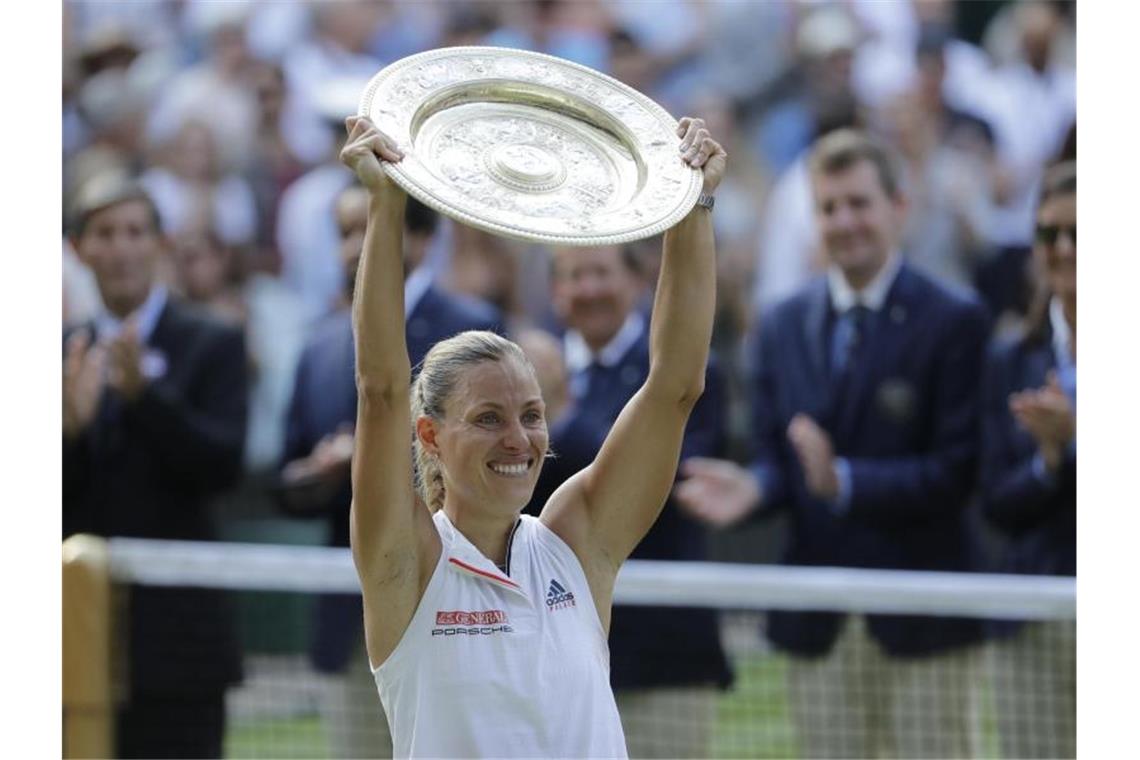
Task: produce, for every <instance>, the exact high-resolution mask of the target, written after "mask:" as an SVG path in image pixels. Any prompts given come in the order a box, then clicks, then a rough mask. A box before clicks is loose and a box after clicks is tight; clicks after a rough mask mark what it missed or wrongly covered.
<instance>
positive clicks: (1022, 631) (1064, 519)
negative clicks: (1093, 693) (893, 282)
mask: <svg viewBox="0 0 1140 760" xmlns="http://www.w3.org/2000/svg"><path fill="white" fill-rule="evenodd" d="M1034 256H1035V258H1036V259H1037V263H1038V264H1039V268H1040V270H1041V272H1042V274H1043V278H1042V287H1041V294H1040V297H1039V299H1038V302H1037V304H1036V308H1035V310H1034V313H1033V315H1032V318H1031V321H1030V324H1029V328H1028V330H1027V331H1026V333H1025V335H1024V336H1022V337H1021V338H1020V339H1019V340H1016V341H1013V342H1009V341H1006V342H1003V343H999V344H998V345H997V346H996V347H995V350H994V352H993V354H992V356H991V360H990V365H989V368H988V371H987V373H986V380H985V384H984V390H983V407H982V408H983V417H982V496H983V506H984V510H985V514H986V516H987V517H988V518H989V520H990V522H991V523H992V524H993V525H994V526H996V527H997V528H998V529H999V531H1000V532H1001V533H1003V534H1004V535H1005V536H1006V537H1007V538H1008V548H1007V550H1006V552H1005V554H1004V556H1003V557H1002V558H1001V561H1000V564H999V565H998V567H997V570H998V571H999V572H1007V573H1026V574H1030V575H1069V576H1075V575H1076V572H1077V542H1076V539H1077V437H1076V421H1077V420H1076V403H1077V401H1076V399H1077V269H1076V267H1077V171H1076V165H1075V164H1072V163H1064V164H1059V165H1057V166H1056V167H1054V168H1053V169H1052V170H1050V171H1049V173H1047V174H1046V175H1045V181H1044V186H1043V188H1042V192H1041V200H1040V201H1039V204H1038V211H1037V243H1036V245H1035V246H1034ZM994 627H995V628H996V629H997V633H998V634H1001V635H1002V636H1003V638H1001V639H999V640H998V641H996V642H995V644H994V646H993V651H992V655H993V659H992V677H993V689H994V697H995V706H996V708H997V710H996V711H997V717H998V728H999V730H1000V734H1001V746H1002V756H1003V757H1074V756H1075V753H1076V657H1075V645H1074V642H1075V641H1076V624H1075V622H1074V621H1072V620H1058V621H1049V622H1037V623H1027V624H1024V625H1015V626H1011V625H1008V624H1000V625H999V624H996V623H995V624H994ZM1042 695H1048V698H1045V697H1043V696H1042Z"/></svg>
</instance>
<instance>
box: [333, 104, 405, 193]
mask: <svg viewBox="0 0 1140 760" xmlns="http://www.w3.org/2000/svg"><path fill="white" fill-rule="evenodd" d="M344 125H345V128H346V129H347V130H348V142H346V143H345V145H344V148H343V149H342V150H341V152H340V160H341V163H343V164H344V165H345V166H347V167H348V168H349V169H352V171H353V172H354V173H355V174H356V176H357V178H359V179H360V183H361V184H362V185H364V187H365V188H367V189H368V191H369V192H377V191H380V190H385V189H388V188H389V187H390V186H391V185H392V184H393V183H392V181H391V180H389V179H388V175H386V174H385V173H384V170H383V169H382V168H381V167H380V160H381V159H383V160H384V161H391V162H393V163H395V162H398V161H399V160H400V159H402V158H403V157H404V154H403V153H401V152H400V149H399V148H397V147H396V141H395V140H393V139H392V138H391V137H388V135H386V134H384V133H383V132H381V131H380V130H379V129H377V128H376V125H375V124H373V123H372V120H371V119H369V118H368V117H366V116H349V117H348V118H347V119H345V120H344Z"/></svg>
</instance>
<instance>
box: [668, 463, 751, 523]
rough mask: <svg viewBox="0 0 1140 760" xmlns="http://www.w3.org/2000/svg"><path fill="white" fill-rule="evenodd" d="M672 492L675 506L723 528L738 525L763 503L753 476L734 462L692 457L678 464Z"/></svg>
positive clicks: (702, 520) (705, 521)
mask: <svg viewBox="0 0 1140 760" xmlns="http://www.w3.org/2000/svg"><path fill="white" fill-rule="evenodd" d="M681 475H682V476H684V477H685V480H683V481H681V482H680V483H678V484H677V485H676V487H675V488H674V489H673V495H674V496H675V497H676V499H677V503H678V504H679V505H680V506H681V508H682V509H684V511H686V512H688V513H689V514H690V515H691V516H693V517H695V518H697V519H698V520H700V521H701V522H704V523H706V524H708V525H712V526H714V527H717V528H726V527H728V526H730V525H733V524H735V523H737V522H740V520H742V519H743V518H744V517H745V516H746V515H747V514H748V513H749V512H751V511H752V510H754V509H756V507H757V506H758V505H759V504H760V503H761V501H762V500H763V494H762V492H761V489H760V484H759V483H757V482H756V477H755V476H754V475H753V474H752V473H751V472H749V471H748V470H746V469H744V468H743V467H741V466H740V465H738V464H736V463H734V462H727V461H724V460H721V459H708V458H706V457H692V458H690V459H686V460H685V461H684V462H682V463H681Z"/></svg>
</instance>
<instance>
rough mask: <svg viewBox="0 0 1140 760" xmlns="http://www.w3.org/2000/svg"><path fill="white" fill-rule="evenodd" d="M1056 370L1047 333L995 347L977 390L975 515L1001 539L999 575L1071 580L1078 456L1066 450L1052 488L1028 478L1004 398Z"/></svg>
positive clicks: (1031, 445)
mask: <svg viewBox="0 0 1140 760" xmlns="http://www.w3.org/2000/svg"><path fill="white" fill-rule="evenodd" d="M1056 365H1057V360H1056V355H1055V354H1054V352H1053V345H1052V341H1051V339H1050V335H1049V334H1048V332H1047V333H1046V334H1045V335H1044V336H1042V337H1037V338H1024V339H1021V340H1018V341H1016V342H1004V343H998V344H996V345H995V346H994V349H993V351H992V352H991V354H990V359H989V363H988V366H987V368H986V374H985V382H984V384H983V391H982V439H981V441H982V443H981V447H982V463H981V481H982V509H983V512H984V514H985V516H986V518H987V519H988V520H989V522H990V523H991V524H992V525H993V526H994V527H996V528H997V529H998V531H999V532H1000V533H1001V534H1002V535H1003V536H1004V537H1005V538H1006V539H1007V545H1006V546H1005V547H1004V551H1003V552H1002V555H1001V556H1000V557H999V558H998V559H997V567H996V568H995V569H996V570H997V571H999V572H1006V573H1027V574H1031V575H1076V573H1077V455H1076V450H1075V448H1070V450H1069V451H1068V452H1067V454H1066V457H1065V459H1064V461H1063V463H1062V466H1061V469H1060V471H1059V472H1058V473H1057V477H1056V479H1055V481H1054V482H1053V483H1052V484H1047V483H1046V482H1044V481H1043V480H1041V479H1040V478H1039V477H1038V476H1037V475H1036V474H1035V473H1034V471H1033V458H1034V455H1035V454H1036V453H1037V444H1036V443H1035V442H1034V440H1033V438H1032V436H1030V435H1029V433H1028V432H1027V431H1026V430H1024V429H1023V428H1022V427H1021V426H1020V425H1018V424H1017V421H1016V420H1015V419H1014V417H1013V414H1012V413H1011V412H1010V411H1009V396H1010V394H1011V393H1015V392H1017V391H1022V390H1026V389H1029V388H1040V387H1042V386H1043V385H1045V383H1046V375H1047V374H1048V373H1049V371H1050V370H1052V369H1055V368H1056Z"/></svg>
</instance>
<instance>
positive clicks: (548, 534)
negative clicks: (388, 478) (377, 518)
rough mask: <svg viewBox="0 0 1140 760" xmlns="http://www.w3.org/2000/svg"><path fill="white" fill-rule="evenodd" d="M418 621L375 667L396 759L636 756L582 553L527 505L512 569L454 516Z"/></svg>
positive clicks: (440, 525) (440, 521) (441, 519)
mask: <svg viewBox="0 0 1140 760" xmlns="http://www.w3.org/2000/svg"><path fill="white" fill-rule="evenodd" d="M433 519H434V521H435V527H436V530H438V531H439V537H440V540H441V541H442V543H443V551H442V552H441V553H440V558H439V564H437V565H436V568H435V571H434V572H433V573H432V577H431V580H430V581H429V582H428V586H427V589H426V590H425V591H424V595H423V599H421V600H420V604H419V607H418V608H417V609H416V612H415V615H414V616H413V617H412V621H411V622H410V623H409V624H408V628H407V630H406V631H405V632H404V635H403V637H402V638H401V639H400V642H399V644H397V645H396V649H395V650H394V651H393V652H392V654H391V655H390V656H389V657H388V659H387V660H385V661H384V663H383V664H381V665H380V667H378V668H374V669H373V675H374V676H375V678H376V685H377V688H378V690H379V692H380V701H381V702H382V703H383V705H384V712H385V713H386V714H387V716H388V723H389V725H390V727H391V731H392V744H393V752H394V755H395V756H396V757H626V748H625V735H624V734H623V732H622V727H621V720H620V718H619V716H618V711H617V705H616V703H615V702H614V695H613V690H612V689H611V688H610V681H609V676H610V667H609V647H608V645H607V643H606V634H605V631H604V630H603V628H602V624H601V620H600V619H599V617H598V613H597V610H596V609H595V608H594V601H593V597H592V596H591V595H590V589H589V586H588V585H587V583H586V575H585V573H584V572H583V571H582V566H581V564H580V563H579V562H578V558H577V556H575V554H574V552H573V551H572V550H571V549H570V547H569V546H567V545H566V543H565V542H564V541H563V540H562V539H561V538H559V537H558V536H557V535H555V534H554V533H553V532H552V531H551V530H550V529H549V528H547V527H546V526H545V525H543V524H542V523H541V522H539V520H538V519H536V518H534V517H531V516H529V515H523V516H522V517H521V518H520V520H519V522H518V523H517V524H516V526H515V530H514V532H513V533H512V535H511V539H510V541H509V543H508V545H507V570H508V571H509V575H504V574H503V572H502V571H501V570H499V569H498V568H497V567H495V565H494V563H492V562H491V561H490V560H489V559H487V558H486V557H485V556H484V555H483V554H482V553H481V552H480V551H479V550H478V549H476V548H475V546H474V545H473V544H472V543H471V542H470V541H468V540H467V538H466V537H464V536H463V534H462V533H460V532H459V531H458V530H456V529H455V527H454V526H453V525H452V524H451V521H450V520H448V518H447V516H446V515H445V514H444V513H443V511H442V510H441V511H439V512H436V513H435V515H434V518H433Z"/></svg>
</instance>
